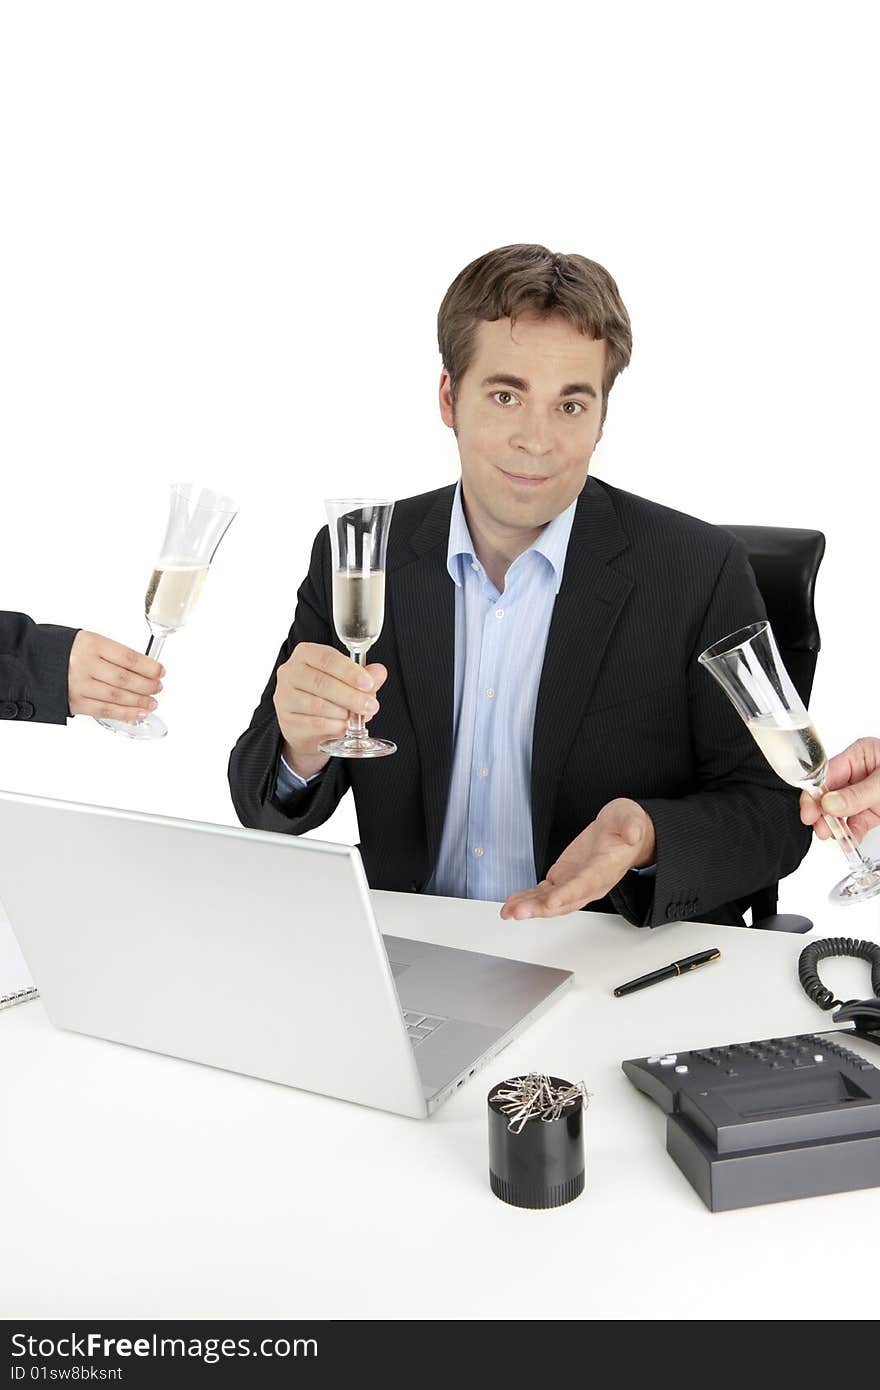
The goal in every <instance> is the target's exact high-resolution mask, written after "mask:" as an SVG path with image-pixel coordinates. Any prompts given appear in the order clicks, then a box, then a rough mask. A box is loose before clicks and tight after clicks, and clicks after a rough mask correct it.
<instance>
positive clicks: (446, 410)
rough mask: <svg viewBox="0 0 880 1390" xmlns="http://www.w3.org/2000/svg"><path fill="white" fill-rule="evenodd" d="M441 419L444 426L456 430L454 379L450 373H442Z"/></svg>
mask: <svg viewBox="0 0 880 1390" xmlns="http://www.w3.org/2000/svg"><path fill="white" fill-rule="evenodd" d="M440 417H441V419H442V421H443V423H444V425H448V426H449V428H450V429H451V430H454V429H455V406H454V404H453V400H452V378H451V377H450V375H449V373H448V372H446V371H444V372H441V373H440Z"/></svg>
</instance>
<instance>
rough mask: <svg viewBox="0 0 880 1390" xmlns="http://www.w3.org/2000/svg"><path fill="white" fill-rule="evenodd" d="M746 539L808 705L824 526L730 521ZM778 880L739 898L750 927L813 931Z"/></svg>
mask: <svg viewBox="0 0 880 1390" xmlns="http://www.w3.org/2000/svg"><path fill="white" fill-rule="evenodd" d="M724 529H725V530H726V531H731V532H732V533H733V535H734V536H736V537H737V538H738V539H739V540H741V541H742V542H743V544H744V545H745V547H746V550H747V551H748V555H749V563H750V564H751V566H752V569H753V570H754V572H755V579H756V580H757V584H758V588H759V590H760V592H761V597H762V598H763V600H764V606H765V608H766V609H767V617H768V618H769V619H770V625H771V627H772V628H773V633H774V636H775V637H776V644H777V646H778V647H779V653H780V655H781V657H782V660H783V661H784V662H785V668H786V670H787V671H788V674H789V675H790V676H791V679H792V682H793V684H794V687H795V689H796V690H797V692H798V694H799V695H800V697H801V699H802V700H803V702H804V704H805V705H809V702H810V692H811V690H812V688H813V677H814V675H815V673H816V661H817V658H818V656H819V648H820V646H821V642H820V640H819V627H818V624H817V622H816V613H815V609H814V606H813V600H814V595H815V591H816V575H817V573H818V571H819V566H820V565H821V563H822V556H823V555H824V554H825V537H824V536H823V534H822V532H821V531H801V530H796V529H794V528H793V527H788V526H726V527H725V528H724ZM778 901H779V884H778V883H773V884H771V885H769V886H768V887H767V888H762V889H760V890H759V891H758V892H756V893H753V894H752V895H751V897H749V898H743V899H741V900H740V902H739V904H738V906H739V908H740V911H742V912H745V911H746V910H747V909H749V908H750V909H751V913H752V926H753V927H759V928H761V929H763V930H764V931H790V932H805V931H809V930H810V929H811V927H812V925H813V923H812V922H811V921H810V920H809V918H808V917H800V916H797V915H795V914H793V913H783V914H782V915H779V914H777V912H776V905H777V903H778Z"/></svg>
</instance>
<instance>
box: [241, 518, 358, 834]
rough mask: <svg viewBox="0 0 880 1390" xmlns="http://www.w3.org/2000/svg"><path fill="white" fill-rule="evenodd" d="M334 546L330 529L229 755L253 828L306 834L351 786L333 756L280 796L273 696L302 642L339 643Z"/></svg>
mask: <svg viewBox="0 0 880 1390" xmlns="http://www.w3.org/2000/svg"><path fill="white" fill-rule="evenodd" d="M331 611H332V599H331V597H330V544H329V539H328V535H327V529H326V527H325V528H324V530H323V531H321V532H319V534H318V536H317V537H316V539H315V543H314V545H313V546H312V558H311V563H310V565H309V572H308V574H307V575H306V578H305V580H304V581H303V583H302V585H301V586H300V590H299V593H298V594H297V597H296V613H295V614H294V619H293V626H292V628H291V629H290V632H289V633H288V636H287V641H286V642H285V643H284V644H283V646H282V647H281V650H280V652H279V653H278V656H277V658H276V660H275V666H274V668H273V671H272V675H271V676H270V678H269V681H268V684H267V685H266V688H265V690H264V691H263V694H262V698H261V699H260V703H259V704H258V705H257V708H256V709H255V710H254V713H253V716H252V718H251V722H250V724H249V725H248V727H247V729H246V730H245V732H244V733H243V734H242V735H241V737H240V738H239V740H238V742H237V743H236V745H235V747H234V748H233V750H232V753H231V755H230V758H229V790H230V792H231V794H232V804H233V806H234V807H235V813H236V815H237V816H238V818H239V820H240V821H241V823H242V825H246V826H248V827H249V828H250V829H252V830H275V831H280V832H281V833H282V834H287V835H302V834H304V833H305V831H307V830H314V829H315V828H316V826H319V825H323V824H324V822H325V821H326V820H329V818H330V816H332V814H333V812H334V811H335V810H336V807H337V806H338V805H339V802H340V801H341V799H342V797H343V796H344V795H345V793H346V791H347V790H348V785H349V782H348V772H347V769H346V767H345V759H344V758H331V759H330V761H329V763H328V764H327V766H326V768H325V769H324V770H323V772H322V773H321V774H320V775H319V776H318V777H316V778H315V779H314V780H313V781H310V782H309V784H308V786H307V787H304V788H303V789H302V790H301V791H299V792H295V793H293V794H291V793H289V792H288V793H287V794H286V795H285V796H284V798H283V799H280V798H279V797H278V796H277V795H276V791H277V783H278V765H279V760H280V758H281V745H282V743H283V741H284V740H283V738H282V735H281V729H280V727H279V725H278V719H277V718H276V715H275V705H274V703H273V697H274V695H275V684H276V675H277V671H278V667H279V666H282V665H283V664H284V662H285V661H287V660H289V658H290V656H291V655H292V653H293V649H294V647H296V646H298V644H299V643H300V642H318V643H320V644H321V645H323V646H328V647H331V646H338V643H337V642H336V640H335V634H334V631H333V627H332V621H331V618H330V613H331Z"/></svg>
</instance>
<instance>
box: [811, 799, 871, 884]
mask: <svg viewBox="0 0 880 1390" xmlns="http://www.w3.org/2000/svg"><path fill="white" fill-rule="evenodd" d="M827 790H828V788H827V787H826V785H825V783H824V782H821V783H820V784H819V786H818V787H814V788H811V789H810V795H811V796H813V797H815V799H816V800H817V801H819V802H821V800H822V797H823V796H824V795H825V793H826V792H827ZM822 817H823V819H824V821H825V824H826V825H827V826H828V829H829V830H830V831H831V834H832V835H833V836H834V838H835V840H836V841H837V843H838V844H839V845H840V848H841V849H842V850H843V852H844V854H845V855H846V862H847V863H848V864H849V867H850V868H851V869H852V871H853V874H854V875H855V876H856V878H862V877H863V876H864V875H865V874H871V873H872V869H871V865H870V864H869V862H868V860H867V859H866V858H865V856H864V855H863V854H862V851H861V850H860V849H859V847H858V845H857V844H856V842H855V840H854V839H853V837H852V832H851V830H850V828H849V826H848V825H847V823H846V821H845V820H841V818H840V817H839V816H829V815H827V814H826V812H825V811H823V812H822Z"/></svg>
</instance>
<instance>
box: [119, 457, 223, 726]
mask: <svg viewBox="0 0 880 1390" xmlns="http://www.w3.org/2000/svg"><path fill="white" fill-rule="evenodd" d="M237 513H238V507H237V505H236V503H235V502H233V501H232V499H231V498H230V497H224V496H222V495H221V494H220V493H217V492H213V491H212V490H211V489H210V488H206V487H202V486H201V485H200V484H198V483H175V484H174V485H173V486H172V488H171V504H170V508H169V512H168V524H167V527H166V529H165V539H164V541H163V542H162V548H161V550H160V552H159V558H158V560H157V561H156V563H155V565H154V566H153V573H152V575H151V576H150V582H149V584H148V585H147V593H146V598H145V600H144V614H145V616H146V620H147V625H148V627H149V629H150V640H149V642H148V644H147V656H152V657H155V658H156V659H158V657H159V653H160V652H161V650H162V648H163V646H164V645H165V639H166V638H167V637H169V636H170V635H171V633H172V632H177V631H178V629H179V628H181V627H183V626H184V624H185V623H186V621H187V619H188V618H189V615H190V613H191V612H192V610H193V608H194V606H195V603H196V600H197V599H198V596H199V594H200V593H201V590H202V585H203V584H204V582H205V576H206V575H207V573H208V570H209V568H210V566H211V561H212V560H213V558H214V555H215V554H216V551H217V547H218V545H219V544H220V542H221V541H222V539H223V537H224V536H225V535H226V532H227V531H228V529H229V527H230V525H231V524H232V522H233V520H234V519H235V517H236V515H237ZM98 723H99V724H100V725H101V727H102V728H104V729H109V730H110V731H111V732H112V733H114V734H124V735H125V736H126V737H127V738H137V739H155V738H164V737H165V735H166V734H167V732H168V730H167V728H166V727H165V724H164V723H163V722H162V720H161V719H160V718H159V717H158V715H156V714H147V715H146V716H145V717H144V718H143V719H139V720H138V722H137V723H136V724H128V723H126V722H125V720H122V719H99V720H98Z"/></svg>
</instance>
